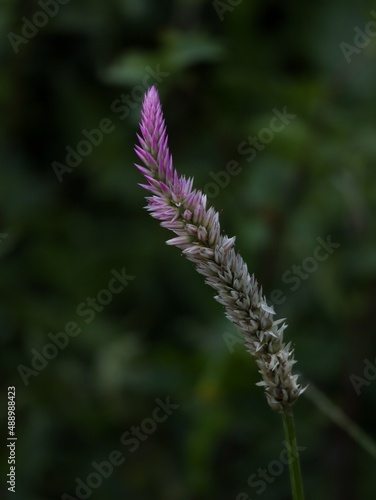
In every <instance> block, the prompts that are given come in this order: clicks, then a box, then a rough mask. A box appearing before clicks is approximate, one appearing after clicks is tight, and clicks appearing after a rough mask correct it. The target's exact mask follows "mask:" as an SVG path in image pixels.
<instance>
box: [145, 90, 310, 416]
mask: <svg viewBox="0 0 376 500" xmlns="http://www.w3.org/2000/svg"><path fill="white" fill-rule="evenodd" d="M140 129H141V136H139V135H138V136H137V137H138V139H139V141H140V146H136V153H137V155H138V157H139V158H140V160H141V161H142V163H143V166H141V165H136V166H137V168H138V169H139V171H140V172H141V173H142V174H143V175H144V177H145V179H146V181H147V184H141V186H142V187H144V188H145V189H147V190H148V191H150V192H151V193H152V196H149V197H147V201H148V206H147V209H148V210H149V211H150V213H151V215H152V216H153V217H155V218H156V219H159V220H160V221H162V222H161V226H163V227H165V228H166V229H169V230H170V231H172V232H173V233H175V235H176V237H174V238H172V239H170V240H168V241H167V244H169V245H174V246H176V247H178V248H180V249H181V250H182V252H183V255H184V256H185V257H186V258H187V259H188V260H190V261H191V262H193V263H194V265H195V266H196V269H197V271H198V272H199V273H200V274H202V275H204V276H205V282H206V283H207V284H208V285H210V286H211V287H213V288H214V289H215V291H216V292H217V295H216V296H215V299H216V300H217V301H218V302H220V303H221V304H223V305H224V307H225V311H226V316H227V318H228V319H229V320H230V321H231V322H232V323H234V325H235V326H236V327H237V328H238V329H239V330H240V331H241V332H242V334H243V335H244V339H245V344H246V347H247V349H248V350H249V352H250V353H251V354H252V355H253V356H255V358H256V363H257V366H258V368H259V372H260V374H261V376H262V382H259V383H258V385H261V386H264V388H265V393H266V397H267V400H268V403H269V405H270V406H271V407H272V408H273V410H276V411H278V412H281V413H283V412H284V411H285V410H286V409H287V407H289V406H291V405H292V404H293V403H294V402H295V400H296V399H297V397H298V396H299V395H300V394H301V393H302V392H303V390H304V389H302V388H301V387H300V385H299V384H298V383H297V375H293V374H292V367H293V365H294V363H295V361H294V357H293V351H292V350H291V345H290V343H288V344H285V343H283V331H284V330H285V328H286V325H285V323H284V320H283V319H281V320H278V321H274V320H273V315H274V311H273V309H272V308H271V307H269V306H268V305H267V303H266V299H265V297H264V296H263V295H262V288H259V286H258V283H257V281H256V279H255V278H254V276H253V275H250V274H249V272H248V269H247V265H246V264H245V262H244V261H243V259H242V257H241V256H240V255H239V254H238V253H237V252H236V251H235V248H234V245H235V237H232V238H229V237H228V236H223V235H221V227H220V223H219V214H218V212H216V211H215V210H214V208H213V207H210V208H206V196H205V195H204V194H203V193H202V192H201V191H200V190H196V189H193V187H192V184H193V179H190V178H186V177H185V176H179V175H178V173H177V171H176V170H175V169H174V167H173V164H172V158H171V155H170V151H169V149H168V145H167V134H166V127H165V124H164V119H163V114H162V109H161V104H160V101H159V96H158V92H157V90H156V88H155V87H151V88H150V89H149V90H148V92H147V93H146V95H145V98H144V102H143V107H142V120H141V125H140Z"/></svg>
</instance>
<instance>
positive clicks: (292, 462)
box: [282, 407, 304, 500]
mask: <svg viewBox="0 0 376 500" xmlns="http://www.w3.org/2000/svg"><path fill="white" fill-rule="evenodd" d="M282 418H283V427H284V430H285V437H286V441H287V449H288V455H289V469H290V481H291V491H292V498H293V500H304V492H303V483H302V476H301V472H300V462H299V452H298V446H297V443H296V434H295V425H294V418H293V414H292V410H291V407H289V408H287V409H286V411H285V412H284V413H283V414H282Z"/></svg>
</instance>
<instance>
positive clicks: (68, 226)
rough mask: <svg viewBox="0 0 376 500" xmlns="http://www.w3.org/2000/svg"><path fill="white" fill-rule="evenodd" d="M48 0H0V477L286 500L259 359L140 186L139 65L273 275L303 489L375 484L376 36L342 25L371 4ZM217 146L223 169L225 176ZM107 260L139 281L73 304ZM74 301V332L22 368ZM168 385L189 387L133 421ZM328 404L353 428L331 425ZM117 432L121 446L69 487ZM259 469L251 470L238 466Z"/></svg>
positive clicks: (34, 499)
mask: <svg viewBox="0 0 376 500" xmlns="http://www.w3.org/2000/svg"><path fill="white" fill-rule="evenodd" d="M42 5H47V7H45V9H47V11H48V9H49V11H48V12H50V13H49V14H46V16H47V21H46V22H44V21H45V16H43V14H42V15H40V12H43V9H42ZM54 5H55V7H54ZM56 5H57V4H56V3H54V2H53V1H51V2H47V0H46V2H43V1H42V0H41V2H40V3H38V2H34V1H15V0H14V1H13V0H12V1H11V0H2V2H1V5H0V9H1V13H0V14H1V15H0V20H1V23H0V33H1V37H0V57H1V68H0V104H1V165H2V176H1V177H2V180H1V185H0V192H1V195H0V206H1V218H0V221H1V227H0V233H1V244H0V254H1V272H0V282H1V301H0V322H1V332H2V334H1V344H2V345H1V368H0V369H1V380H2V384H1V407H2V409H1V429H2V435H3V436H4V437H5V435H6V400H7V387H8V386H15V387H16V394H17V397H16V399H17V426H16V435H17V437H18V441H17V469H16V485H17V486H16V494H11V493H8V492H7V491H6V484H5V478H6V473H7V472H8V465H7V450H6V446H5V440H3V441H2V449H1V457H2V462H1V476H2V478H1V485H2V486H1V488H2V490H3V491H2V492H1V494H2V497H5V498H16V499H20V500H52V499H60V498H93V499H103V500H109V499H125V498H126V499H132V500H148V499H156V500H157V499H163V500H201V499H209V498H210V499H226V500H227V499H233V500H249V499H255V498H265V499H269V500H274V499H278V500H283V499H286V500H287V499H289V498H290V493H289V476H288V470H287V467H286V466H280V465H278V463H279V464H280V463H281V462H280V461H279V456H280V453H281V451H282V450H283V439H284V437H283V429H282V422H281V420H280V418H279V416H278V415H277V414H274V413H273V412H271V411H270V410H269V407H268V406H267V404H266V401H265V398H264V396H263V391H262V389H261V388H258V387H256V386H255V383H256V382H257V381H258V380H259V376H258V374H257V370H256V368H255V364H254V361H253V360H252V359H251V358H250V357H249V355H248V354H247V353H246V352H245V349H244V348H243V346H242V344H241V342H240V340H239V338H238V336H237V332H236V330H235V329H234V328H233V327H232V325H231V324H230V323H229V322H228V321H227V320H226V319H225V317H224V315H223V311H222V307H221V306H220V305H219V304H217V303H216V302H215V301H214V300H213V298H212V297H213V291H212V290H211V289H210V288H209V287H207V286H205V285H204V284H203V280H202V278H201V276H199V275H197V274H196V273H195V271H194V269H193V267H192V265H191V264H190V263H188V262H187V261H185V260H184V259H183V258H182V257H181V256H180V254H179V251H178V250H176V249H175V248H171V247H167V246H166V245H165V240H166V239H167V238H168V237H170V235H169V234H167V232H166V231H165V230H163V229H162V228H160V227H159V226H158V224H157V223H156V221H155V220H153V219H151V218H150V217H149V216H148V214H147V212H146V211H145V210H143V208H142V207H143V206H144V205H145V200H144V195H145V192H144V191H143V190H142V189H141V188H140V187H139V186H138V185H137V183H139V182H141V181H142V179H141V176H140V174H139V173H138V172H137V170H136V169H135V168H134V166H133V163H134V161H135V160H136V158H135V154H134V151H133V145H134V142H135V134H136V132H137V127H138V121H139V118H140V107H141V100H142V94H143V91H144V89H145V83H146V80H145V77H146V75H151V76H150V77H149V79H148V82H149V84H152V83H155V84H157V86H158V89H159V92H160V95H161V99H162V102H163V107H164V112H165V117H166V121H167V126H168V130H169V136H170V148H171V150H172V153H173V157H174V161H175V165H176V167H177V168H178V169H179V171H180V172H182V173H185V174H187V175H190V176H194V177H195V185H196V186H197V187H201V188H203V189H205V190H206V191H207V192H208V194H209V193H211V196H209V201H210V203H213V204H214V205H215V207H216V208H217V209H218V210H220V211H221V221H222V227H223V229H224V230H225V231H226V233H228V234H229V235H236V236H237V248H238V250H239V251H240V252H241V253H242V255H243V257H244V259H245V260H246V261H247V262H248V265H249V268H250V270H251V271H252V272H254V273H255V275H256V276H257V278H258V279H259V281H260V282H261V283H262V285H263V287H264V290H265V293H266V295H267V297H270V295H271V294H272V292H273V291H274V290H276V289H278V290H280V291H281V292H280V293H279V296H280V297H283V300H280V301H279V302H280V303H279V304H276V306H275V309H276V313H277V315H278V317H286V318H288V324H289V328H288V329H287V331H286V335H287V337H288V339H289V340H291V341H292V343H293V345H294V346H295V354H296V358H297V360H298V364H297V365H296V371H297V372H298V373H301V374H302V379H303V380H305V381H309V382H310V383H311V386H310V388H309V389H308V390H307V393H306V396H304V397H302V398H301V399H300V400H299V401H298V403H297V404H296V407H295V418H296V425H297V432H298V440H299V444H300V445H301V446H302V447H304V451H302V452H301V462H302V470H303V476H304V482H305V488H306V495H307V499H318V498H320V499H322V500H326V499H328V500H329V499H330V500H337V499H338V500H339V499H340V500H354V499H356V498H373V497H374V494H375V491H376V481H375V474H374V471H375V454H374V451H373V450H374V448H372V446H373V441H372V440H373V439H374V438H375V424H374V422H375V410H376V381H374V379H376V369H372V368H368V371H367V373H366V374H364V373H363V372H364V369H365V360H368V361H369V362H370V363H374V362H375V352H376V342H375V327H374V323H375V322H374V316H373V313H374V309H375V295H376V294H375V291H376V279H375V270H376V253H375V249H376V247H375V239H376V236H375V234H376V233H375V229H376V227H375V226H376V225H375V223H376V217H375V215H376V211H375V201H376V169H375V160H376V140H375V132H376V128H375V116H376V100H375V81H376V65H375V55H376V42H375V40H374V36H373V35H372V36H368V35H367V34H365V35H363V36H362V35H359V31H358V32H357V31H356V30H354V28H355V27H358V29H359V30H361V31H362V32H363V33H365V32H364V29H365V27H366V26H368V28H369V29H368V28H367V29H368V31H369V34H370V33H375V31H376V30H375V26H376V24H372V23H371V24H367V23H369V22H370V21H373V22H375V21H376V14H374V16H372V13H371V9H372V8H373V7H374V3H373V2H358V3H355V2H343V1H339V0H329V1H326V2H314V3H312V2H306V1H305V2H300V3H296V2H295V3H293V2H279V1H266V2H262V1H254V2H249V1H246V0H243V1H230V0H224V1H223V2H215V1H204V0H170V1H167V0H160V1H158V2H155V1H152V0H139V1H131V0H109V1H107V2H103V1H99V0H81V1H80V2H74V1H71V2H69V1H66V2H65V4H64V5H62V4H61V5H60V4H58V7H57V11H56V12H55V10H56ZM51 9H52V10H51ZM54 12H55V14H54ZM38 13H39V14H38ZM52 14H54V15H52ZM35 16H36V17H35ZM25 18H26V20H25ZM33 19H34V21H36V23H37V24H38V23H39V24H40V25H41V26H40V27H39V28H37V32H36V33H35V32H34V31H33V27H30V25H27V20H28V21H30V22H32V23H33ZM34 26H35V24H34ZM34 29H35V28H34ZM356 36H357V38H356V39H355V40H354V37H356ZM21 37H24V38H21ZM343 44H349V45H343ZM351 46H352V47H353V49H351ZM156 74H157V76H156ZM153 75H154V76H153ZM122 94H124V96H125V97H124V96H123V98H124V99H125V101H124V102H126V104H119V101H118V100H119V99H122V97H121V96H122ZM284 107H286V108H287V110H288V112H289V113H291V114H294V115H296V116H295V117H294V118H293V119H291V121H290V123H288V124H287V125H286V126H285V127H284V128H283V130H281V131H280V132H278V133H275V136H274V137H273V140H271V141H270V142H269V143H268V144H266V145H265V148H264V149H263V150H262V151H259V152H257V155H256V156H255V158H254V159H253V160H252V161H248V160H249V159H250V153H248V154H244V153H241V152H240V151H239V145H240V144H241V143H244V141H247V138H248V136H256V137H257V136H258V134H259V132H260V130H261V129H263V128H265V127H268V125H269V123H270V120H271V118H272V117H273V116H274V114H273V113H274V112H273V110H274V109H277V110H280V111H282V110H283V108H284ZM104 119H108V120H111V124H112V128H111V130H112V131H111V133H108V134H104V137H103V140H102V141H99V142H100V144H98V145H97V146H94V147H92V152H91V154H88V155H87V156H86V157H85V158H83V159H82V161H81V163H80V164H79V165H78V166H77V167H75V168H72V169H71V170H72V171H71V172H68V171H66V172H63V174H62V175H61V177H60V179H59V178H58V176H57V175H56V172H55V170H54V168H53V165H55V167H56V163H54V162H58V163H60V164H65V165H66V155H67V150H66V148H67V146H69V147H71V148H72V149H73V150H77V145H78V144H79V143H80V141H82V140H83V139H85V136H84V135H83V132H82V131H83V130H84V129H85V130H87V131H90V130H92V129H97V128H98V127H99V124H100V122H101V121H102V120H104ZM264 134H267V133H265V132H264ZM230 161H233V162H237V164H238V173H237V175H231V176H229V175H227V177H226V175H225V174H223V173H222V174H219V172H221V171H222V172H224V171H226V167H227V165H228V163H229V162H230ZM218 175H219V177H216V176H218ZM215 179H217V180H215ZM218 179H219V180H218ZM209 183H212V184H210V185H209ZM213 183H214V184H213ZM221 183H222V185H221ZM329 235H331V238H332V241H333V242H335V243H337V244H339V247H338V248H336V249H335V250H334V251H333V253H332V254H330V255H329V257H328V258H327V260H325V261H323V262H319V263H317V266H315V264H314V263H312V259H311V260H310V262H311V265H312V266H313V267H317V269H315V270H314V271H313V272H309V273H308V274H306V275H305V278H299V279H298V280H297V281H298V282H297V281H296V280H295V281H294V283H295V284H296V290H291V288H292V287H293V284H292V283H291V281H290V282H288V280H287V278H286V276H288V277H289V278H290V279H291V276H292V273H294V271H293V266H294V265H296V266H300V265H301V264H302V262H303V261H304V260H305V259H307V258H308V257H312V256H313V255H314V250H315V248H316V247H317V245H318V242H317V238H322V239H323V240H326V239H327V238H328V237H329ZM308 260H309V259H308ZM305 262H306V265H307V266H309V264H307V262H308V261H307V260H306V261H305ZM113 270H117V271H119V272H122V271H124V272H125V273H126V274H127V276H134V279H131V280H129V283H128V286H126V287H125V288H124V289H123V290H122V291H121V293H118V294H114V295H113V297H112V300H110V302H109V303H108V305H105V306H103V310H102V311H97V312H95V317H92V315H91V316H90V318H91V320H90V322H85V319H89V316H88V315H87V316H83V315H82V314H81V315H80V314H79V313H78V310H77V308H78V307H79V306H80V305H81V304H82V303H84V304H85V303H86V301H87V298H88V297H96V296H97V294H98V292H100V291H101V290H102V289H106V288H107V286H108V283H109V280H110V279H111V277H112V274H111V273H112V272H113ZM286 272H289V273H290V274H288V275H286V274H285V273H286ZM283 276H285V277H283ZM295 277H296V275H295ZM294 288H295V287H294ZM82 307H87V306H82V305H81V313H82V311H83V309H82ZM71 321H73V322H76V323H77V325H78V327H79V328H80V330H81V331H80V333H79V335H77V336H75V337H72V338H70V341H69V344H68V345H67V347H66V348H65V349H60V350H59V351H58V353H57V354H56V356H55V358H54V359H51V360H50V361H48V363H47V366H46V367H45V368H44V369H43V370H40V371H38V370H36V371H34V372H28V376H27V377H26V379H25V377H21V375H20V365H24V367H26V369H30V368H32V365H31V363H32V358H33V354H32V349H36V350H37V351H38V352H41V351H42V350H43V348H44V347H45V345H46V344H48V343H50V337H49V335H50V336H51V334H52V335H56V334H57V333H58V332H61V331H63V330H64V328H65V327H66V325H67V323H69V322H71ZM34 352H35V351H34ZM41 363H42V362H41ZM356 377H360V378H356ZM25 380H26V383H25ZM315 387H316V388H317V389H318V390H319V391H320V392H318V393H317V392H315V391H314V388H315ZM320 394H321V395H323V394H324V395H325V397H326V398H328V399H327V401H324V403H323V402H322V401H321V397H318V395H319V396H320ZM168 397H169V398H170V401H171V403H174V404H175V405H179V407H178V408H177V409H175V410H173V411H172V414H171V415H170V416H169V417H168V418H167V420H166V421H165V422H162V423H158V424H157V425H156V428H155V429H154V428H153V423H152V422H151V421H150V420H146V422H147V423H146V424H145V419H149V418H151V417H152V415H153V411H154V409H155V407H156V401H155V400H156V399H157V398H159V399H160V400H162V401H165V400H166V398H168ZM329 402H330V403H331V404H332V405H334V410H333V407H331V406H330V405H329ZM341 412H343V414H344V415H347V416H348V417H349V419H351V422H354V423H356V424H357V425H358V426H359V429H360V430H361V431H362V432H364V433H365V435H361V437H360V438H359V437H357V438H356V439H354V438H353V437H351V436H350V434H349V432H350V433H351V432H354V427H353V426H352V424H351V422H350V423H349V422H347V423H346V426H347V429H343V428H341V426H340V425H338V422H336V419H337V420H338V413H339V414H340V416H341ZM336 415H337V416H336ZM141 424H143V425H144V426H146V428H148V429H151V431H153V432H151V431H150V435H149V436H146V438H145V440H144V441H141V440H140V441H139V444H138V446H137V450H135V451H133V452H131V451H130V449H129V448H130V446H129V445H128V446H127V445H124V444H122V443H121V437H122V436H123V435H124V433H126V432H131V428H132V426H140V425H141ZM148 426H149V427H148ZM359 429H358V431H359ZM355 431H356V429H355ZM359 441H362V443H360V442H359ZM114 450H118V451H119V452H120V453H121V456H122V458H123V463H122V464H121V465H118V466H114V470H113V473H112V474H109V477H107V478H102V479H101V480H100V482H101V484H100V486H98V487H95V488H94V487H93V488H92V491H91V490H90V491H89V492H88V493H85V492H84V493H82V492H81V493H78V492H76V488H77V478H80V479H81V480H82V481H83V482H84V483H87V480H88V476H90V474H92V473H93V472H95V468H93V465H92V463H93V461H95V462H97V463H101V462H103V461H105V460H108V459H109V455H110V453H111V452H112V451H114ZM262 469H266V471H267V472H266V473H267V477H268V479H264V480H263V481H264V483H263V484H264V486H265V488H264V487H262V486H260V483H257V484H256V486H255V485H254V484H253V485H250V484H249V482H251V481H252V478H253V483H254V481H256V480H260V478H259V475H260V474H263V472H262ZM260 471H261V472H260ZM252 475H253V476H252ZM250 478H251V479H250ZM90 481H92V484H93V483H94V484H95V481H96V480H95V477H94V476H91V478H90V479H89V482H90ZM261 490H262V491H261ZM64 494H66V496H65V497H64ZM85 494H86V495H87V496H85ZM67 495H70V496H67Z"/></svg>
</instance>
